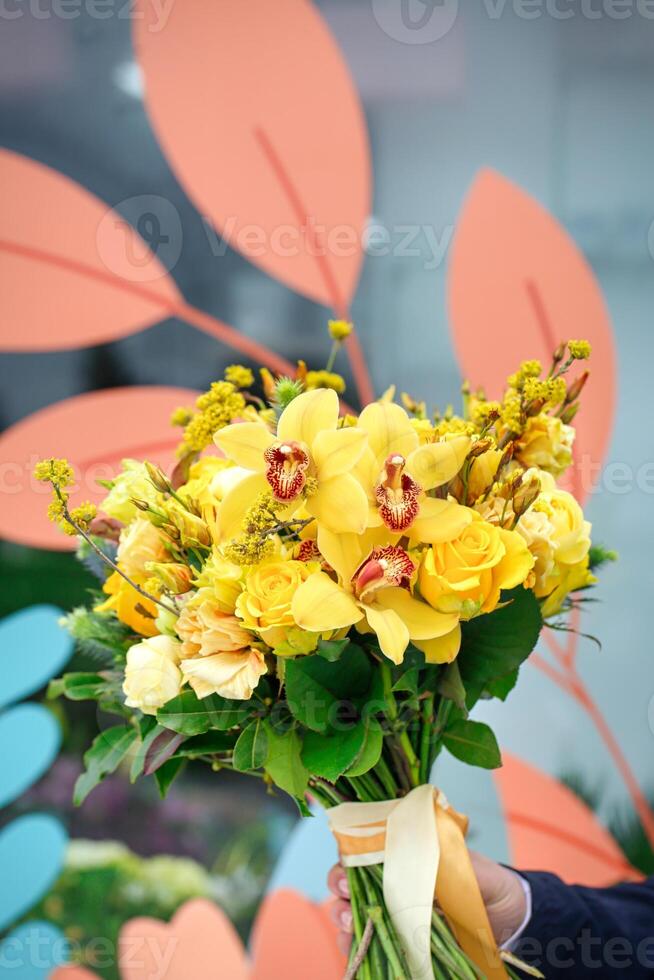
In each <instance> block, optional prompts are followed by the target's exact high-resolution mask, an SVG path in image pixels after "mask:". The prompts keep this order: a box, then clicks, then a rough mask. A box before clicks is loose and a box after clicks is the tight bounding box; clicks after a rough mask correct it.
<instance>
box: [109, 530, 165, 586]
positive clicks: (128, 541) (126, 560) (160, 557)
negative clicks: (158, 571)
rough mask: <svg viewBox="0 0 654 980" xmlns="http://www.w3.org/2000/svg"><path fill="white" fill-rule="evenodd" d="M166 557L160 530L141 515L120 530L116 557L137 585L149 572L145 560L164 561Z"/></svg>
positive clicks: (126, 573) (140, 583)
mask: <svg viewBox="0 0 654 980" xmlns="http://www.w3.org/2000/svg"><path fill="white" fill-rule="evenodd" d="M168 557H169V555H168V552H167V551H166V549H165V548H164V544H163V539H162V535H161V531H159V530H158V529H157V528H156V527H155V526H154V524H151V523H150V521H146V520H145V519H144V518H143V517H137V518H136V520H134V521H132V523H131V524H130V525H129V526H128V527H126V528H124V529H123V531H121V534H120V543H119V545H118V552H117V555H116V559H117V561H118V564H119V565H120V567H121V569H122V570H123V571H124V572H125V575H128V576H129V577H130V578H131V579H133V580H134V581H135V582H137V584H138V585H142V584H143V582H144V581H145V579H146V578H148V576H149V574H150V573H149V572H148V570H147V568H146V562H150V561H154V562H158V561H166V559H167V558H168Z"/></svg>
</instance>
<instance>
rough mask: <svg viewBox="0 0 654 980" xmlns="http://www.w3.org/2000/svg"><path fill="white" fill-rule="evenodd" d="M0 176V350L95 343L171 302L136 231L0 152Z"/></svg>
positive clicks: (166, 282) (142, 323)
mask: <svg viewBox="0 0 654 980" xmlns="http://www.w3.org/2000/svg"><path fill="white" fill-rule="evenodd" d="M0 174H1V175H2V179H1V180H0V279H2V293H1V294H0V310H1V311H2V320H3V331H2V337H1V338H0V349H2V350H5V351H25V350H61V349H63V348H68V347H86V346H90V345H92V344H99V343H103V342H105V341H108V340H114V339H116V338H118V337H123V336H125V335H126V334H131V333H133V332H134V331H136V330H141V329H142V328H144V327H147V326H150V325H151V324H153V323H156V322H157V321H158V320H161V319H162V318H163V317H164V316H166V315H168V314H167V312H166V307H167V306H168V305H170V304H171V303H173V304H174V303H176V302H178V301H179V300H180V296H179V293H178V292H177V289H176V287H175V284H174V283H173V281H172V279H171V278H170V277H169V276H168V273H167V272H166V269H165V268H164V267H163V266H162V265H161V263H160V262H159V260H158V259H157V258H156V257H155V256H154V255H153V253H152V252H151V251H150V249H149V248H148V246H147V245H146V243H145V242H144V241H143V239H142V238H141V237H140V236H139V235H138V234H137V233H136V231H134V229H133V228H132V227H131V226H130V225H129V224H128V223H127V222H126V221H125V220H124V219H122V218H121V217H120V216H119V215H118V214H116V212H114V211H111V210H110V208H108V207H107V205H106V204H104V203H103V202H102V201H100V200H99V199H98V198H97V197H95V196H94V195H93V194H91V193H89V191H87V190H85V189H84V188H83V187H81V186H80V185H79V184H77V183H75V181H73V180H70V179H69V178H68V177H64V176H63V175H62V174H60V173H57V171H55V170H51V169H50V168H49V167H46V166H44V165H43V164H42V163H37V162H36V161H35V160H30V159H28V158H27V157H24V156H21V155H20V154H18V153H12V152H11V151H10V150H4V149H3V150H0ZM177 220H179V219H177ZM180 234H181V229H180ZM162 306H163V309H162Z"/></svg>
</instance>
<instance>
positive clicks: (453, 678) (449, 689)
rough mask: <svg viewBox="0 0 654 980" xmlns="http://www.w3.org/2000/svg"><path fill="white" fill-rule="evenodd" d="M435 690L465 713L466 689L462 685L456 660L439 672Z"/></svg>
mask: <svg viewBox="0 0 654 980" xmlns="http://www.w3.org/2000/svg"><path fill="white" fill-rule="evenodd" d="M437 690H438V693H439V694H440V695H441V696H442V697H444V698H447V700H448V701H453V702H454V704H455V705H456V706H457V708H460V709H461V711H463V712H464V714H467V712H466V689H465V687H464V686H463V681H462V680H461V671H460V670H459V665H458V663H457V662H456V660H453V661H452V663H451V664H448V665H447V666H446V667H445V669H444V670H443V672H442V673H441V675H440V677H439V679H438V688H437Z"/></svg>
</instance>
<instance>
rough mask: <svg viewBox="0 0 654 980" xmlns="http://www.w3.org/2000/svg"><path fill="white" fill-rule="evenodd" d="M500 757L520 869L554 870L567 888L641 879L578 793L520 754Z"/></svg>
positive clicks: (499, 781) (499, 777)
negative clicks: (520, 756)
mask: <svg viewBox="0 0 654 980" xmlns="http://www.w3.org/2000/svg"><path fill="white" fill-rule="evenodd" d="M502 759H503V761H504V764H503V766H502V768H501V769H497V770H496V771H495V772H494V773H493V776H494V778H495V782H496V785H497V789H498V793H499V796H500V799H501V801H502V807H503V810H504V815H505V818H506V822H507V831H508V839H509V852H510V854H511V862H512V864H513V865H514V866H515V867H516V868H524V869H525V870H537V871H551V872H553V873H554V874H557V875H559V877H560V878H562V879H563V880H564V881H566V882H568V884H573V883H574V884H580V885H588V886H589V887H594V888H601V887H603V886H606V885H610V884H613V883H614V882H616V881H637V880H639V879H640V878H641V877H642V875H640V874H639V872H638V871H636V869H635V868H633V867H632V866H631V865H630V864H629V862H628V861H627V859H626V858H625V856H624V854H623V853H622V851H621V850H620V848H619V847H618V845H617V844H616V842H615V841H614V839H613V837H611V835H610V834H609V833H608V832H607V831H606V830H605V829H604V828H603V827H602V825H601V824H600V822H599V821H598V819H597V817H596V816H595V814H594V813H593V812H592V811H591V810H590V809H589V808H588V807H587V806H586V804H585V803H582V801H581V800H580V799H579V798H578V797H577V796H575V795H574V793H572V792H571V791H570V790H569V789H567V788H566V787H565V786H563V785H562V784H561V783H559V782H557V780H556V779H553V778H552V777H551V776H548V775H546V774H545V773H544V772H541V771H540V770H539V769H536V768H535V767H534V766H531V765H529V764H528V763H526V762H523V761H522V760H521V759H518V758H516V756H513V755H510V754H508V753H507V752H503V753H502Z"/></svg>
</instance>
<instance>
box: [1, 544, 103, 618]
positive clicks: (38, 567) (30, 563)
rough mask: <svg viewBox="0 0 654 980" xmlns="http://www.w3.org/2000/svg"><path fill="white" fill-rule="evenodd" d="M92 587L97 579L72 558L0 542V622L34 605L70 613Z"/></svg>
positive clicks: (72, 556)
mask: <svg viewBox="0 0 654 980" xmlns="http://www.w3.org/2000/svg"><path fill="white" fill-rule="evenodd" d="M94 587H95V588H97V579H96V578H94V576H93V575H92V574H91V573H90V572H89V571H88V570H87V569H86V568H84V566H83V565H81V564H80V562H78V561H77V560H76V558H75V556H74V555H73V554H69V553H67V552H61V551H42V550H40V549H38V548H24V547H22V546H21V545H17V544H10V543H9V542H7V541H0V618H2V617H3V616H8V615H9V614H10V613H12V612H16V611H17V610H19V609H23V608H24V607H25V606H31V605H33V604H34V602H42V603H49V604H51V605H54V606H59V607H60V608H61V609H70V608H71V606H73V605H76V604H79V603H84V602H86V601H87V594H86V591H87V589H89V588H94Z"/></svg>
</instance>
